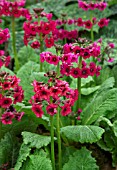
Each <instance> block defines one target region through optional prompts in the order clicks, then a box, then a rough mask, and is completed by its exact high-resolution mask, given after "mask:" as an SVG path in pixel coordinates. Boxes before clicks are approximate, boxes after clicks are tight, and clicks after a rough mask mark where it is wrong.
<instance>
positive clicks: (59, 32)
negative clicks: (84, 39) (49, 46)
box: [53, 29, 78, 41]
mask: <svg viewBox="0 0 117 170" xmlns="http://www.w3.org/2000/svg"><path fill="white" fill-rule="evenodd" d="M53 37H54V40H56V41H57V40H59V39H60V40H63V39H64V38H66V39H68V40H71V39H77V38H78V31H77V30H72V31H67V30H64V29H56V30H55V31H54V32H53Z"/></svg>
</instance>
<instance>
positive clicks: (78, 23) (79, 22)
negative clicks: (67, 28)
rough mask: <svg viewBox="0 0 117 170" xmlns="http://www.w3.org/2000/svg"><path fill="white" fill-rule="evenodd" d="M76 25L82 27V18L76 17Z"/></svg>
mask: <svg viewBox="0 0 117 170" xmlns="http://www.w3.org/2000/svg"><path fill="white" fill-rule="evenodd" d="M77 25H78V26H79V27H82V26H83V25H84V22H83V20H82V18H78V20H77Z"/></svg>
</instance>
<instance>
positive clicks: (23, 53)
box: [18, 45, 39, 66]
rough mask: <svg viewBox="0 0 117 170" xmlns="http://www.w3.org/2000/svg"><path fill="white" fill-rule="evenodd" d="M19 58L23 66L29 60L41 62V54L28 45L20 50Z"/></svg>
mask: <svg viewBox="0 0 117 170" xmlns="http://www.w3.org/2000/svg"><path fill="white" fill-rule="evenodd" d="M18 59H19V62H20V65H21V66H22V65H24V64H25V63H26V62H28V61H29V60H31V61H34V62H39V55H37V54H36V52H35V50H34V49H33V48H31V47H30V46H29V45H28V46H24V47H22V48H20V50H19V52H18Z"/></svg>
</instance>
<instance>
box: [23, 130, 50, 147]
mask: <svg viewBox="0 0 117 170" xmlns="http://www.w3.org/2000/svg"><path fill="white" fill-rule="evenodd" d="M22 136H23V141H24V144H26V145H27V144H28V145H29V146H30V147H36V148H38V149H39V148H41V147H43V146H47V145H48V144H49V143H50V142H51V137H50V136H42V135H38V134H35V133H31V132H22Z"/></svg>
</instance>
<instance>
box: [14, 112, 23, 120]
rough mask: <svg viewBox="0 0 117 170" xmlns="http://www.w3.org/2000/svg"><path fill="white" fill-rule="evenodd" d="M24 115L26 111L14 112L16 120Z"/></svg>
mask: <svg viewBox="0 0 117 170" xmlns="http://www.w3.org/2000/svg"><path fill="white" fill-rule="evenodd" d="M23 115H24V112H20V113H19V112H16V113H15V114H14V118H15V119H16V120H18V121H20V120H21V118H22V116H23Z"/></svg>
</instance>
